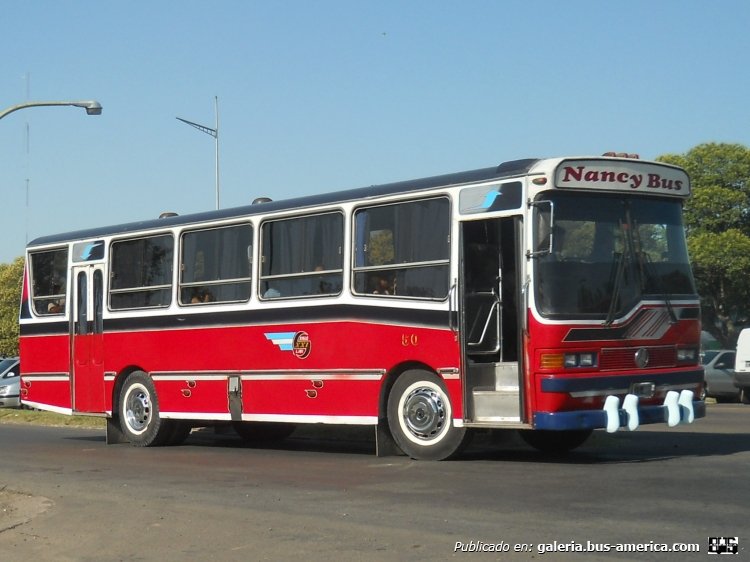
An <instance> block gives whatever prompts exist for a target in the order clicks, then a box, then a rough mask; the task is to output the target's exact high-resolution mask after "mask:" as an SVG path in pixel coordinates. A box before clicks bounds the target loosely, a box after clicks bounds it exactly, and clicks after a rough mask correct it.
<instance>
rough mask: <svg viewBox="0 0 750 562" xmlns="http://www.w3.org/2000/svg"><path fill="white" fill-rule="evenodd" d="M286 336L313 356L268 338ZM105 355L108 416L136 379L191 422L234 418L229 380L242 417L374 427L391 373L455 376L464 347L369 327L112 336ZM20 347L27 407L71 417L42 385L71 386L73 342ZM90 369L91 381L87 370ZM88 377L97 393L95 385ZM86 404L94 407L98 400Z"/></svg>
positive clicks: (455, 383)
mask: <svg viewBox="0 0 750 562" xmlns="http://www.w3.org/2000/svg"><path fill="white" fill-rule="evenodd" d="M279 332H293V333H298V332H306V333H307V334H308V339H309V354H308V355H307V356H306V357H304V358H300V357H298V356H297V355H295V353H294V352H293V351H290V350H282V349H281V348H280V346H279V345H276V344H274V342H272V341H271V340H269V339H268V337H267V336H266V334H270V333H279ZM76 337H80V336H76ZM84 337H93V336H84ZM102 345H103V352H104V357H105V360H104V366H103V367H104V368H103V373H106V374H107V375H108V376H107V377H106V386H102V392H103V396H102V397H101V399H102V400H103V402H104V405H105V408H104V409H105V410H107V411H112V409H113V404H112V395H113V389H114V385H115V378H116V376H120V375H121V374H123V373H128V372H131V371H132V370H134V369H138V370H143V371H145V372H147V373H149V374H150V375H151V376H152V378H153V379H154V384H155V386H156V389H157V395H158V397H159V406H160V411H161V412H162V413H166V414H167V415H169V414H178V415H184V416H185V417H188V416H189V415H190V414H200V415H201V416H202V417H211V414H227V413H228V412H229V402H228V382H227V380H228V377H230V376H237V377H240V378H241V380H242V404H243V413H244V414H249V415H268V416H272V415H299V416H339V417H346V416H367V417H377V416H378V413H379V412H378V404H379V400H380V391H381V387H382V385H383V382H384V381H385V376H386V374H387V373H389V372H391V371H393V370H394V369H397V368H399V367H402V366H408V365H409V364H423V365H425V366H427V367H428V368H430V369H432V370H434V371H438V370H440V369H450V370H453V371H455V372H458V369H459V367H460V359H459V345H458V343H457V341H456V337H455V335H454V333H453V332H451V331H449V330H439V329H429V328H421V327H408V326H390V325H379V324H371V323H362V322H331V323H316V324H305V323H300V324H290V325H281V326H270V327H262V326H249V327H224V328H201V329H197V328H196V329H184V330H162V331H142V332H115V333H106V334H104V338H103V343H102ZM22 346H23V353H24V356H25V357H27V358H29V359H28V361H27V362H26V364H25V365H24V381H25V383H26V393H25V395H24V399H25V400H27V401H29V402H36V403H40V404H50V405H53V406H56V407H58V408H71V402H70V382H69V380H57V381H49V380H46V379H47V378H45V377H42V375H43V374H49V373H57V374H58V377H60V378H62V377H67V372H68V365H69V343H68V337H67V336H46V337H43V336H37V337H30V336H26V337H23V338H22ZM79 367H80V366H79ZM83 369H84V373H88V365H83ZM78 374H79V373H78V371H77V372H76V374H75V376H78ZM86 376H87V377H89V378H88V379H87V381H88V382H86V383H85V386H87V387H89V388H90V385H91V382H92V381H91V376H90V375H88V374H87V375H86ZM102 382H103V378H102ZM445 383H446V386H447V387H448V391H449V393H450V394H451V401H452V405H453V411H454V415H456V416H458V417H460V416H461V415H462V406H461V404H462V396H461V391H460V381H459V380H458V379H457V378H451V379H447V380H446V381H445ZM88 400H89V402H88V403H89V404H95V403H96V401H97V397H89V399H88ZM76 409H77V411H90V412H97V411H101V410H99V409H96V408H95V407H94V408H92V409H89V410H84V409H83V408H81V404H80V400H79V403H78V404H76Z"/></svg>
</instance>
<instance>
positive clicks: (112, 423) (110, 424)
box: [106, 416, 130, 445]
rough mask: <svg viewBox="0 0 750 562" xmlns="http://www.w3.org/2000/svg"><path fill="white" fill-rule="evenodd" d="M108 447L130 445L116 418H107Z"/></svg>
mask: <svg viewBox="0 0 750 562" xmlns="http://www.w3.org/2000/svg"><path fill="white" fill-rule="evenodd" d="M106 442H107V445H117V444H119V443H130V441H128V439H127V438H126V437H125V434H124V433H123V432H122V428H121V427H120V420H119V419H118V418H116V417H114V416H113V417H111V418H107V441H106Z"/></svg>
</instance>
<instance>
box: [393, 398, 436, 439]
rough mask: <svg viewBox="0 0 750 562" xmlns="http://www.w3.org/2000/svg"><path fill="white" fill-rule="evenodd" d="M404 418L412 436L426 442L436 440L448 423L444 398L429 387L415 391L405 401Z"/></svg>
mask: <svg viewBox="0 0 750 562" xmlns="http://www.w3.org/2000/svg"><path fill="white" fill-rule="evenodd" d="M403 417H404V422H405V423H406V427H407V428H408V429H409V431H410V432H411V433H412V435H414V436H415V437H417V438H419V439H424V440H428V439H432V438H434V437H435V436H436V435H438V434H439V433H440V432H441V430H442V429H443V428H444V427H445V423H446V411H445V404H444V403H443V398H442V396H441V395H440V394H439V393H437V392H436V391H435V390H433V389H432V388H428V387H422V388H417V389H415V390H413V391H412V392H410V393H409V395H408V396H407V397H406V400H405V401H404V409H403Z"/></svg>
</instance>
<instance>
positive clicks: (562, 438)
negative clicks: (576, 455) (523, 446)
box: [519, 429, 593, 455]
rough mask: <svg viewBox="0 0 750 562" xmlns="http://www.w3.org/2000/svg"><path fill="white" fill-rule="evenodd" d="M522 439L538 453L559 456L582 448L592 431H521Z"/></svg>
mask: <svg viewBox="0 0 750 562" xmlns="http://www.w3.org/2000/svg"><path fill="white" fill-rule="evenodd" d="M519 433H520V434H521V438H522V439H523V440H524V441H526V443H527V444H529V445H531V446H532V447H534V448H535V449H537V450H538V451H541V452H543V453H551V454H555V455H559V454H562V453H567V452H568V451H572V450H573V449H575V448H576V447H580V446H581V445H583V444H584V442H585V441H586V440H587V439H588V438H589V437H590V436H591V434H592V433H593V431H592V430H591V429H580V430H573V431H547V430H542V429H536V430H530V429H523V430H521V431H519Z"/></svg>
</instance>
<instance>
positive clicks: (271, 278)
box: [258, 212, 344, 300]
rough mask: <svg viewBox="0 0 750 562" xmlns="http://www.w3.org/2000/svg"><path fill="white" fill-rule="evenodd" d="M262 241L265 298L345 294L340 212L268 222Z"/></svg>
mask: <svg viewBox="0 0 750 562" xmlns="http://www.w3.org/2000/svg"><path fill="white" fill-rule="evenodd" d="M261 238H262V240H261V260H260V262H261V267H260V283H259V284H258V286H259V291H260V297H261V299H263V300H270V299H278V298H288V297H303V296H331V295H338V294H340V293H341V289H342V287H343V276H344V270H343V259H344V258H343V251H342V248H343V244H344V218H343V215H342V214H341V213H340V212H330V213H320V214H317V215H306V216H301V217H293V218H289V219H279V220H270V221H266V222H265V223H263V224H262V225H261Z"/></svg>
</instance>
